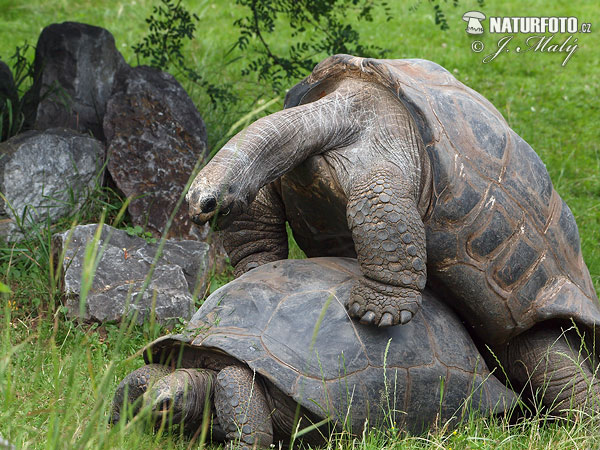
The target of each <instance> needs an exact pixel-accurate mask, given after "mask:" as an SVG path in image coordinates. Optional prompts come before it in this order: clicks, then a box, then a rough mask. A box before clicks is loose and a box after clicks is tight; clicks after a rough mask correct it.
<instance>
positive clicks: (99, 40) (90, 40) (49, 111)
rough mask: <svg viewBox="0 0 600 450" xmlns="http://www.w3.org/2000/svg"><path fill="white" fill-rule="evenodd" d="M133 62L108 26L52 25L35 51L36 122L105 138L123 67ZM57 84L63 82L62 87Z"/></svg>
mask: <svg viewBox="0 0 600 450" xmlns="http://www.w3.org/2000/svg"><path fill="white" fill-rule="evenodd" d="M127 68H128V65H127V64H126V63H125V60H124V59H123V56H122V55H121V53H119V51H118V50H117V49H116V47H115V40H114V38H113V36H112V34H110V33H109V32H108V31H106V30H105V29H103V28H99V27H94V26H91V25H86V24H82V23H76V22H64V23H61V24H52V25H49V26H47V27H46V28H44V30H43V31H42V33H41V34H40V37H39V40H38V43H37V48H36V55H35V77H36V78H35V79H36V80H37V83H36V86H35V89H34V91H35V97H36V98H37V99H38V100H41V101H40V103H39V105H38V108H37V117H36V121H35V128H37V129H41V130H43V129H46V128H51V127H58V126H60V127H68V128H73V129H76V130H79V131H82V132H91V133H92V134H93V135H94V136H96V137H97V138H98V139H100V140H103V138H104V134H103V129H102V118H103V117H104V112H105V110H106V102H107V101H108V98H109V97H110V95H111V93H112V91H113V84H114V81H115V77H116V74H117V72H118V71H120V70H126V69H127ZM54 86H60V88H59V89H58V91H57V90H56V89H55V88H54ZM49 89H50V92H51V94H50V95H46V94H47V92H48V90H49ZM64 94H67V97H70V98H66V99H65V95H64ZM44 96H46V97H45V98H44Z"/></svg>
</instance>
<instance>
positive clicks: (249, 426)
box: [215, 366, 273, 450]
mask: <svg viewBox="0 0 600 450" xmlns="http://www.w3.org/2000/svg"><path fill="white" fill-rule="evenodd" d="M215 409H216V415H217V420H218V421H219V424H220V425H221V427H222V428H223V430H224V431H225V432H226V433H227V435H226V438H227V448H240V449H242V450H250V449H254V448H269V446H270V445H271V444H272V443H273V421H272V419H271V410H270V409H269V405H268V403H267V398H266V394H265V391H264V389H263V387H262V385H261V383H259V382H258V380H257V379H256V378H255V377H254V373H253V372H252V370H250V369H249V368H247V367H243V366H229V367H225V368H224V369H223V370H221V371H220V372H219V374H218V375H217V383H216V386H215ZM238 443H239V447H238V446H237V445H238Z"/></svg>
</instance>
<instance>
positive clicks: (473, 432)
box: [0, 0, 600, 449]
mask: <svg viewBox="0 0 600 450" xmlns="http://www.w3.org/2000/svg"><path fill="white" fill-rule="evenodd" d="M390 3H392V2H390ZM154 4H155V2H154V1H152V0H131V1H122V0H94V1H91V0H80V1H77V2H73V1H68V0H30V1H27V2H25V1H23V0H0V58H1V59H3V60H6V59H8V57H9V56H10V55H12V53H13V52H14V48H15V46H16V45H20V44H22V43H23V42H24V41H28V42H29V43H32V44H35V42H36V40H37V36H38V35H39V32H40V31H41V29H42V28H43V27H44V26H46V25H48V24H50V23H53V22H62V21H67V20H72V21H81V22H86V23H90V24H93V25H98V26H102V27H105V28H107V29H109V30H110V31H111V32H112V33H113V34H114V36H115V39H116V42H117V47H118V48H119V49H120V50H121V51H122V52H123V54H124V56H125V58H126V59H127V60H128V61H129V62H130V63H135V58H134V55H133V52H132V51H131V48H130V47H131V45H132V44H134V43H136V42H137V41H138V40H139V39H140V37H141V36H142V35H143V33H145V31H146V29H145V23H144V20H143V19H144V18H145V17H147V15H148V14H149V13H150V11H151V9H152V6H153V5H154ZM186 4H187V5H188V8H189V9H190V10H192V11H194V12H196V13H197V14H198V15H199V16H200V18H201V22H200V25H199V30H198V33H197V39H196V40H195V41H194V42H192V43H191V44H190V45H189V46H188V48H186V56H187V57H188V59H189V60H190V61H191V62H192V64H193V65H194V66H195V67H198V68H199V70H202V72H203V73H204V74H205V75H206V76H207V78H208V79H209V80H211V81H213V82H215V83H216V82H220V81H223V80H224V81H228V82H230V83H233V84H234V86H235V90H236V92H238V93H239V94H240V95H242V97H243V100H242V101H241V102H240V103H239V104H237V105H229V104H227V105H221V106H220V107H219V108H217V109H213V108H210V106H209V105H208V101H207V98H206V96H205V95H203V94H202V92H200V91H199V90H198V89H197V88H195V87H194V86H193V85H191V84H190V83H186V82H185V80H182V82H183V84H184V86H185V87H186V88H187V89H188V90H189V91H190V92H191V94H192V96H193V98H194V100H195V101H196V103H197V105H198V107H199V109H200V111H201V112H202V113H203V115H204V118H205V120H206V122H207V127H208V130H209V142H210V145H211V146H212V147H216V146H218V144H219V143H221V142H223V140H224V139H226V138H227V131H228V130H229V128H230V127H231V125H232V124H233V123H235V122H236V121H237V120H238V119H239V118H240V117H242V116H243V115H244V114H246V113H248V112H249V111H251V110H253V109H255V108H256V106H257V105H260V104H263V103H265V102H266V101H269V100H271V99H272V98H274V97H275V96H276V94H275V93H274V92H273V91H272V90H271V89H270V88H269V87H268V86H264V85H261V84H259V83H257V82H256V80H254V79H253V78H252V77H246V78H241V77H240V69H241V68H242V67H243V66H244V65H245V62H246V61H247V60H248V58H252V52H251V51H248V52H246V53H241V52H238V51H233V52H229V50H230V49H231V46H232V44H233V42H234V41H235V39H236V29H235V28H234V27H233V25H232V23H233V21H234V20H235V18H237V17H239V15H240V14H241V13H242V12H243V11H242V10H241V9H240V8H239V7H237V6H235V5H232V4H229V3H228V2H225V1H221V2H210V1H202V0H190V1H188V2H186ZM460 4H461V6H460V7H458V8H456V9H455V8H454V7H452V2H448V3H447V4H445V3H443V5H445V6H444V11H445V12H446V15H447V18H448V22H449V24H450V27H451V28H450V30H448V31H446V32H442V31H440V30H439V28H437V27H436V26H435V25H434V18H433V9H432V8H431V6H430V4H429V2H427V1H425V0H410V1H407V2H393V3H392V4H391V6H392V8H393V10H392V13H393V19H392V20H391V21H389V22H384V21H383V17H382V16H376V20H375V22H374V23H372V24H365V25H362V26H361V27H360V32H361V35H362V36H363V39H364V40H365V42H368V43H373V44H377V45H379V46H381V47H384V48H387V49H388V50H389V53H388V57H391V58H425V59H431V60H433V61H436V62H438V63H439V64H441V65H443V66H444V67H446V68H447V69H449V70H450V71H452V72H453V73H454V74H455V75H456V76H457V78H459V79H460V80H461V81H463V82H465V83H466V84H467V85H469V86H471V87H472V88H474V89H475V90H477V91H479V92H481V93H482V94H483V95H484V96H486V97H487V98H488V99H489V100H490V101H491V102H492V103H493V104H494V105H496V107H497V108H498V109H499V110H500V111H501V112H502V114H503V115H504V116H505V117H506V119H507V120H508V121H509V123H510V125H511V126H512V127H513V128H514V129H515V130H516V131H517V133H518V134H520V135H521V136H522V137H523V138H524V139H525V140H527V141H528V142H529V143H530V144H531V145H532V146H533V148H534V149H535V150H536V151H537V152H538V154H539V155H540V156H541V157H542V159H543V160H544V162H545V163H546V166H547V168H548V170H549V172H550V175H551V178H552V180H553V182H554V184H555V187H556V189H557V190H558V192H559V193H560V194H561V196H562V197H563V198H564V199H565V200H566V201H567V203H568V204H569V205H570V206H571V209H572V210H573V213H574V215H575V217H576V219H577V223H578V225H579V228H580V232H581V239H582V248H583V254H584V258H585V260H586V262H587V263H588V267H589V269H590V272H591V275H592V278H593V280H594V283H595V286H596V288H597V289H598V288H600V249H599V248H598V242H600V145H599V143H598V138H599V137H600V136H599V134H598V128H597V124H598V123H600V111H599V107H598V96H599V94H600V44H599V43H598V40H597V38H596V34H597V33H592V34H591V35H577V36H576V37H578V38H579V42H578V44H579V48H578V50H577V51H576V53H575V54H574V55H573V57H572V58H571V59H570V61H569V62H568V64H567V65H566V66H565V67H562V66H561V62H562V61H563V59H564V57H565V55H564V54H562V55H560V54H544V53H539V52H538V53H534V52H527V53H522V54H516V53H514V52H511V53H504V54H502V55H500V56H498V58H496V59H495V60H494V61H492V62H490V63H488V64H483V63H482V58H483V57H484V56H485V55H487V54H488V53H492V52H493V50H492V49H493V48H494V47H495V46H496V43H497V41H498V39H499V38H500V37H502V36H501V35H497V36H494V35H490V34H488V33H486V34H485V35H484V36H483V38H481V40H482V42H483V43H484V44H485V46H486V50H484V51H483V52H482V53H474V52H472V51H471V42H472V41H473V40H474V38H472V37H469V36H467V35H466V33H465V32H464V28H465V25H466V23H465V22H463V21H461V16H462V14H463V13H464V12H465V11H468V10H481V11H483V12H484V13H485V14H486V15H488V16H490V15H491V16H526V15H528V16H542V15H544V16H575V17H577V18H578V19H579V21H580V23H581V22H590V23H592V31H594V30H595V27H597V26H598V23H599V22H600V21H599V20H598V19H599V18H600V7H599V6H598V4H597V2H596V1H593V0H590V1H582V2H578V3H577V4H574V2H569V1H558V2H552V3H551V4H549V2H545V1H541V0H540V1H532V2H528V3H527V5H526V6H525V5H524V4H523V3H522V2H518V1H516V0H511V1H504V2H500V1H487V2H485V6H484V7H480V6H479V5H478V4H477V3H476V2H475V1H461V2H460ZM525 37H526V36H524V35H516V36H515V38H514V42H515V46H516V45H517V43H516V41H519V43H520V44H521V45H523V42H524V39H525ZM556 39H557V41H558V42H559V43H560V42H561V40H562V39H563V37H562V36H560V35H557V36H556ZM272 44H273V46H274V48H276V49H282V48H284V47H285V45H286V40H285V39H282V38H281V37H278V38H276V39H274V41H273V43H272ZM511 48H514V47H512V44H511ZM488 49H489V50H488ZM325 56H326V55H323V57H325ZM281 103H282V101H281V100H280V101H279V102H278V103H277V104H276V106H277V107H281ZM119 202H120V199H118V197H117V196H115V195H113V194H111V193H107V192H96V193H95V194H94V195H93V196H92V199H91V200H90V202H89V203H88V206H89V207H88V208H87V209H85V210H84V211H83V212H80V217H76V219H78V220H97V219H98V217H99V215H100V211H101V210H102V208H103V207H106V206H107V205H111V207H110V208H109V209H110V210H109V211H108V214H109V220H110V217H114V216H115V214H116V211H117V210H118V208H119ZM68 226H69V222H68V221H66V222H65V223H63V224H62V225H59V228H61V227H62V228H65V227H67V228H68ZM48 236H49V231H48V230H45V229H41V230H39V233H38V234H37V235H36V238H35V239H34V240H32V241H31V242H28V243H25V244H20V245H18V246H8V245H4V246H3V248H1V249H0V280H2V281H3V282H5V283H6V284H8V285H9V286H10V288H11V289H12V294H9V295H8V294H7V295H4V296H3V297H2V301H1V305H2V307H1V308H0V323H1V324H2V325H1V330H2V331H1V334H2V338H1V344H0V434H2V435H3V436H5V437H8V438H10V440H11V441H13V442H15V443H16V444H17V445H18V446H19V447H22V448H49V449H50V448H52V449H53V448H125V447H130V448H178V449H179V448H187V447H188V446H192V445H196V444H197V443H192V444H191V445H190V441H189V439H188V438H185V437H182V436H180V435H179V434H178V433H174V434H169V433H164V432H162V433H150V432H148V430H147V427H144V425H143V424H139V423H134V424H132V425H130V426H128V427H127V428H122V427H121V428H119V427H117V428H114V429H109V428H108V427H107V426H106V419H107V411H108V402H109V400H110V396H111V395H112V392H114V388H115V386H116V384H117V383H118V380H120V379H121V378H122V377H123V376H124V375H125V374H126V373H127V372H129V371H131V370H133V369H134V368H136V367H138V366H139V365H140V364H141V358H140V357H139V355H136V354H135V352H136V351H137V350H138V349H139V348H140V347H141V346H142V345H143V344H144V343H146V342H148V341H149V340H151V339H153V338H154V337H156V336H158V335H160V334H161V333H163V332H164V331H165V330H161V329H160V328H158V327H156V326H149V325H147V326H145V327H136V328H134V329H132V330H129V331H127V330H124V329H122V328H120V327H119V326H117V325H107V326H103V327H100V328H97V327H86V326H81V325H77V324H74V323H72V322H70V321H68V320H67V319H65V318H64V315H63V310H62V308H61V307H60V301H59V300H60V299H59V298H58V296H57V295H56V294H55V290H54V287H53V286H54V285H55V283H54V282H53V281H52V273H51V270H50V267H51V262H50V258H49V246H48ZM543 422H544V418H543V417H536V418H534V419H531V420H527V421H524V422H522V423H520V424H518V425H508V424H507V423H506V422H503V421H499V422H495V421H484V420H478V421H473V422H469V423H467V424H466V425H465V426H462V427H461V428H459V429H458V430H457V431H456V433H447V432H444V431H443V430H437V431H435V430H434V431H432V432H431V433H429V434H428V435H425V436H418V437H404V436H401V437H397V436H393V437H391V436H389V435H382V434H378V433H377V432H375V431H373V432H370V433H368V434H367V436H366V437H365V438H364V439H360V438H357V439H355V440H353V439H350V438H348V437H347V436H346V437H343V439H341V440H336V439H333V440H332V441H331V442H330V443H329V447H330V448H339V447H343V448H369V449H375V448H382V447H384V446H386V447H397V448H432V449H433V448H436V449H437V448H453V449H454V448H510V449H513V448H514V449H517V448H518V449H522V448H565V449H567V448H569V449H570V448H595V447H598V446H599V445H600V433H598V432H597V431H596V430H597V426H594V425H593V424H590V423H588V421H586V420H581V421H576V422H575V423H568V424H558V423H554V424H546V423H543Z"/></svg>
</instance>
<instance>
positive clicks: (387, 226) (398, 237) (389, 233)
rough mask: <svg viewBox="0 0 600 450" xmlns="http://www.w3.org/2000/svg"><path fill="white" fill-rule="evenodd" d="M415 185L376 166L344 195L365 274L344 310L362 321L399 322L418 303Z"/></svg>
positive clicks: (419, 240) (421, 243)
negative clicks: (349, 192)
mask: <svg viewBox="0 0 600 450" xmlns="http://www.w3.org/2000/svg"><path fill="white" fill-rule="evenodd" d="M414 191H415V189H414V187H413V186H410V185H409V183H408V182H407V181H406V180H405V178H404V177H403V176H402V175H401V174H400V173H399V172H397V171H392V170H389V169H386V168H378V169H375V170H373V171H372V172H371V173H370V174H369V175H368V176H367V177H366V178H364V179H363V180H362V182H359V183H357V184H356V185H355V186H354V187H353V189H352V192H351V194H350V196H349V199H348V200H349V201H348V207H347V218H348V226H349V228H350V230H351V231H352V239H353V240H354V246H355V248H356V254H357V257H358V262H359V264H360V269H361V271H362V273H363V275H364V277H363V278H362V279H361V280H359V282H358V283H357V284H356V285H355V286H354V287H353V288H352V292H351V293H350V302H349V303H348V305H349V309H348V312H349V314H350V315H351V316H352V317H354V318H356V319H360V321H361V322H362V323H367V324H377V325H379V326H390V325H396V324H398V323H402V324H404V323H407V322H408V321H410V320H411V319H412V317H413V315H414V314H416V312H417V311H418V309H419V305H420V303H421V291H422V290H423V288H424V287H425V282H426V280H427V273H426V268H425V263H426V260H427V254H426V248H425V227H424V225H423V221H422V220H421V216H420V214H419V211H418V209H417V202H416V200H415V198H414V197H415V194H414Z"/></svg>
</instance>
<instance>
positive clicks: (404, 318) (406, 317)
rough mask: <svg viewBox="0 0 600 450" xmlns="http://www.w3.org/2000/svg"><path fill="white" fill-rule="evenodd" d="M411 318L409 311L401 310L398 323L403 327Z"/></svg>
mask: <svg viewBox="0 0 600 450" xmlns="http://www.w3.org/2000/svg"><path fill="white" fill-rule="evenodd" d="M412 318H413V315H412V313H411V312H410V311H407V310H403V311H401V312H400V323H401V324H402V325H404V324H405V323H408V322H410V320H411V319H412Z"/></svg>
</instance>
